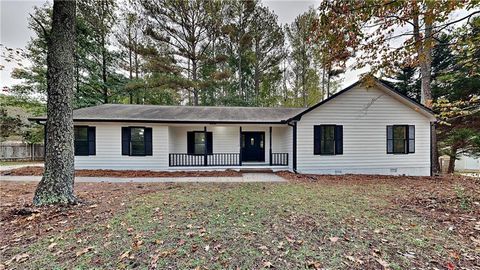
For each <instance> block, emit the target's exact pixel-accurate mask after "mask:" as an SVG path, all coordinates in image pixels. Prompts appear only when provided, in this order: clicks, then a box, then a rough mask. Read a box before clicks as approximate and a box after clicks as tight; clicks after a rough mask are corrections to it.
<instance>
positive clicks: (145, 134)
mask: <svg viewBox="0 0 480 270" xmlns="http://www.w3.org/2000/svg"><path fill="white" fill-rule="evenodd" d="M122 155H127V156H151V155H152V128H146V127H122Z"/></svg>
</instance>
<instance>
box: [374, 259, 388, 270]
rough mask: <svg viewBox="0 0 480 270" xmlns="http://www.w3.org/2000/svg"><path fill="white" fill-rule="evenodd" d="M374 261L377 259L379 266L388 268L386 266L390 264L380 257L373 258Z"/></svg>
mask: <svg viewBox="0 0 480 270" xmlns="http://www.w3.org/2000/svg"><path fill="white" fill-rule="evenodd" d="M375 261H377V262H378V263H379V264H380V265H381V266H383V268H384V269H388V267H389V266H390V264H389V263H388V262H386V261H384V260H382V259H380V258H377V259H375Z"/></svg>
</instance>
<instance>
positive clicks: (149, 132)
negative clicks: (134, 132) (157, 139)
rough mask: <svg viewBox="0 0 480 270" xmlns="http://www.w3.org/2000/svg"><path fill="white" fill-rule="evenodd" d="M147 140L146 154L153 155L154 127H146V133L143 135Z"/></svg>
mask: <svg viewBox="0 0 480 270" xmlns="http://www.w3.org/2000/svg"><path fill="white" fill-rule="evenodd" d="M143 136H144V137H143V138H144V140H145V155H146V156H151V155H152V152H153V151H152V148H153V147H152V145H153V144H152V128H145V133H144V135H143Z"/></svg>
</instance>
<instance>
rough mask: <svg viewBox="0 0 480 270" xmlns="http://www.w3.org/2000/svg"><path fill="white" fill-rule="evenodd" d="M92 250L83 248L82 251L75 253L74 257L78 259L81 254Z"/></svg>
mask: <svg viewBox="0 0 480 270" xmlns="http://www.w3.org/2000/svg"><path fill="white" fill-rule="evenodd" d="M92 249H93V247H86V248H84V249H82V250H79V251H77V252H76V253H75V255H76V256H77V257H80V256H82V255H83V254H85V253H87V252H89V251H90V250H92Z"/></svg>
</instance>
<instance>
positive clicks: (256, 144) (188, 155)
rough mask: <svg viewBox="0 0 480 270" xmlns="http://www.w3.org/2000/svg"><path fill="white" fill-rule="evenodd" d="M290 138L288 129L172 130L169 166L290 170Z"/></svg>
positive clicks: (211, 127)
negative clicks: (279, 168)
mask: <svg viewBox="0 0 480 270" xmlns="http://www.w3.org/2000/svg"><path fill="white" fill-rule="evenodd" d="M290 138H291V129H290V127H289V126H287V125H269V126H267V125H245V126H243V125H242V126H240V125H222V126H219V125H208V126H205V125H203V126H201V125H193V126H192V125H190V126H181V125H175V126H169V157H168V166H169V167H172V168H178V169H180V168H182V169H188V168H191V167H194V168H196V169H198V167H209V169H215V168H219V169H225V167H228V168H232V169H235V168H238V169H240V168H242V169H244V168H278V167H282V169H288V166H289V164H291V163H290V162H289V159H290V158H291V155H290V154H289V153H290V151H291V145H292V144H291V142H292V140H291V139H290Z"/></svg>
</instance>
